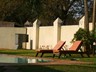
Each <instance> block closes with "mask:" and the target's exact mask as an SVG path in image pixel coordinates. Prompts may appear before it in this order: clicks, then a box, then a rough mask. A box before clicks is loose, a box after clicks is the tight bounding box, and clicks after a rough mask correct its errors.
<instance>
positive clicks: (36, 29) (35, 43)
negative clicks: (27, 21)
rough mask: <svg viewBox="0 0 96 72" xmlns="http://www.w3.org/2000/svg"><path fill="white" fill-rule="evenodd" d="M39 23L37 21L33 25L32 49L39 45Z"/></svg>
mask: <svg viewBox="0 0 96 72" xmlns="http://www.w3.org/2000/svg"><path fill="white" fill-rule="evenodd" d="M40 23H41V22H40V21H39V20H38V19H37V20H35V21H34V23H33V49H38V45H39V25H40Z"/></svg>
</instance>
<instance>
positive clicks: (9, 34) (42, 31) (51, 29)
mask: <svg viewBox="0 0 96 72" xmlns="http://www.w3.org/2000/svg"><path fill="white" fill-rule="evenodd" d="M40 23H41V22H40V21H39V20H38V19H37V20H36V21H35V22H34V23H33V27H26V28H14V27H0V48H8V49H17V48H16V45H15V41H16V40H15V35H16V34H28V42H26V43H25V46H26V47H25V48H26V49H38V48H40V46H42V45H44V46H47V45H48V46H49V47H50V48H53V47H54V45H55V44H56V43H57V42H58V41H59V40H62V41H66V45H67V46H70V45H71V43H70V42H71V40H72V39H73V37H74V34H75V33H76V31H77V30H78V29H79V28H84V17H83V18H82V19H81V20H80V22H79V25H65V26H61V24H62V20H61V19H59V18H57V19H56V20H55V21H54V22H53V26H39V25H40ZM89 27H90V28H89V29H90V30H92V23H90V25H89Z"/></svg>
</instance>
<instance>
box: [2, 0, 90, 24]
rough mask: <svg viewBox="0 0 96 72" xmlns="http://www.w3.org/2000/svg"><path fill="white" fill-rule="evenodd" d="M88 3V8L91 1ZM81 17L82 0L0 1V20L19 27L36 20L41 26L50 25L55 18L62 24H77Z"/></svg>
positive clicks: (82, 12) (82, 10) (82, 9)
mask: <svg viewBox="0 0 96 72" xmlns="http://www.w3.org/2000/svg"><path fill="white" fill-rule="evenodd" d="M88 1H90V2H88V4H89V6H90V5H91V0H88ZM91 8H92V7H91ZM89 11H91V10H89ZM91 13H92V12H91ZM83 15H84V4H83V0H0V20H3V21H14V22H18V23H20V24H21V25H23V24H24V23H25V22H26V21H27V20H29V21H32V22H33V21H34V20H35V19H37V18H38V19H40V20H41V21H42V22H43V23H42V24H43V25H52V22H53V21H54V20H55V19H56V18H57V17H60V18H61V19H62V20H63V24H66V25H67V24H78V20H79V18H80V17H82V16H83ZM90 15H91V14H90Z"/></svg>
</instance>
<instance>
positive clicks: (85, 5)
mask: <svg viewBox="0 0 96 72" xmlns="http://www.w3.org/2000/svg"><path fill="white" fill-rule="evenodd" d="M87 2H88V1H87V0H84V8H85V23H84V28H85V30H87V31H89V17H88V4H87Z"/></svg>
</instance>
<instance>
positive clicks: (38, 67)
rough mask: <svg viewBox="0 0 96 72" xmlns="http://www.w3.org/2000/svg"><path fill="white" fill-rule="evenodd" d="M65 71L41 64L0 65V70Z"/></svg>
mask: <svg viewBox="0 0 96 72" xmlns="http://www.w3.org/2000/svg"><path fill="white" fill-rule="evenodd" d="M13 71H14V72H65V71H60V70H56V69H54V68H50V67H47V66H43V65H23V66H22V65H20V66H0V72H13Z"/></svg>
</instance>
